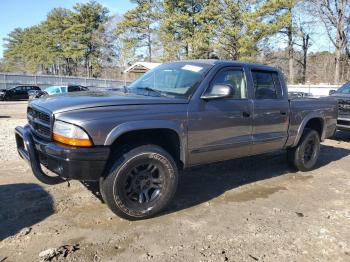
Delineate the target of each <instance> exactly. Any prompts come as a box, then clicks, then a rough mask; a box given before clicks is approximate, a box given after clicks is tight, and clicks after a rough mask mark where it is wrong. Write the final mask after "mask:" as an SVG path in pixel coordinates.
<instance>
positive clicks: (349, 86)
mask: <svg viewBox="0 0 350 262" xmlns="http://www.w3.org/2000/svg"><path fill="white" fill-rule="evenodd" d="M336 93H340V94H349V93H350V82H347V83H346V84H345V85H343V86H342V87H341V88H339V89H338V90H337V92H336Z"/></svg>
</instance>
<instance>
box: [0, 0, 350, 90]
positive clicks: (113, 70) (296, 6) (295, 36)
mask: <svg viewBox="0 0 350 262" xmlns="http://www.w3.org/2000/svg"><path fill="white" fill-rule="evenodd" d="M132 2H133V3H134V4H135V7H134V8H133V9H131V10H129V11H127V12H126V13H125V14H124V15H122V16H121V15H118V14H114V15H113V14H110V12H109V10H108V9H107V8H106V7H104V6H102V5H101V4H99V3H98V2H96V1H90V2H87V3H77V4H76V5H74V7H73V8H72V9H65V8H60V7H58V8H55V9H53V10H52V11H51V12H50V13H49V14H48V15H47V17H46V19H45V21H43V22H42V23H40V24H38V25H35V26H32V27H28V28H16V29H14V30H13V31H12V32H11V33H9V35H8V36H7V38H6V39H5V50H4V57H3V59H2V60H1V62H0V71H4V72H17V73H18V72H22V73H34V74H51V75H69V76H87V77H103V78H112V79H121V78H122V77H123V76H122V72H123V70H124V69H125V68H126V67H127V66H128V65H130V64H132V63H134V62H136V61H151V62H165V61H172V60H183V59H208V58H216V59H230V60H241V61H248V62H257V63H263V64H268V65H272V66H276V67H278V68H280V69H282V70H283V72H284V73H285V74H286V76H287V78H288V82H289V84H293V83H334V84H338V83H342V82H345V81H348V80H350V51H349V50H350V0H308V1H303V0H245V1H243V0H163V1H161V0H133V1H132ZM115 5H116V6H118V1H116V3H115ZM320 42H322V43H325V44H326V45H327V44H328V45H329V48H328V50H318V49H317V48H316V49H315V48H313V47H314V46H316V45H317V44H318V43H320Z"/></svg>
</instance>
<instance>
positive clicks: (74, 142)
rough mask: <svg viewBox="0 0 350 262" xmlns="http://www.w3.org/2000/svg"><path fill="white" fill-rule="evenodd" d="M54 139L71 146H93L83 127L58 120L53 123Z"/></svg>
mask: <svg viewBox="0 0 350 262" xmlns="http://www.w3.org/2000/svg"><path fill="white" fill-rule="evenodd" d="M53 140H55V141H57V142H60V143H62V144H67V145H71V146H82V147H89V146H92V142H91V140H90V138H89V136H88V135H87V134H86V132H85V131H84V130H83V129H81V128H80V127H78V126H75V125H72V124H68V123H66V122H62V121H58V120H57V121H55V123H54V125H53Z"/></svg>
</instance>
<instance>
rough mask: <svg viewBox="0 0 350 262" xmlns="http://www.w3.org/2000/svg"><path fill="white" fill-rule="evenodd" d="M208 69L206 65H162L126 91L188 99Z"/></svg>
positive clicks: (208, 66)
mask: <svg viewBox="0 0 350 262" xmlns="http://www.w3.org/2000/svg"><path fill="white" fill-rule="evenodd" d="M210 67H211V66H210V65H207V64H191V63H169V64H164V65H161V66H158V67H156V68H155V69H152V70H151V71H148V72H147V73H146V74H144V75H143V76H141V77H140V78H139V79H137V80H136V81H134V82H133V83H132V84H131V85H130V86H128V89H129V90H130V91H131V92H136V93H138V94H144V95H146V94H147V95H152V94H153V95H154V94H156V95H164V96H180V97H188V96H189V95H190V94H191V93H192V91H193V89H194V88H195V87H196V85H197V84H198V83H199V82H200V81H201V80H202V79H203V76H204V74H205V73H206V72H207V71H208V70H209V68H210Z"/></svg>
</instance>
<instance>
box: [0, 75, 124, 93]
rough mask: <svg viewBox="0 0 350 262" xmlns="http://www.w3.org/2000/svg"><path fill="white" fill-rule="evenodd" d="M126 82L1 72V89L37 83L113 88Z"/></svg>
mask: <svg viewBox="0 0 350 262" xmlns="http://www.w3.org/2000/svg"><path fill="white" fill-rule="evenodd" d="M126 84H128V82H125V81H123V80H111V79H99V78H84V77H71V76H50V75H21V74H10V73H0V89H9V88H12V87H15V86H18V85H36V86H39V87H40V88H46V87H48V86H54V85H82V86H86V87H90V88H91V87H92V88H112V87H120V86H123V85H126Z"/></svg>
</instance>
